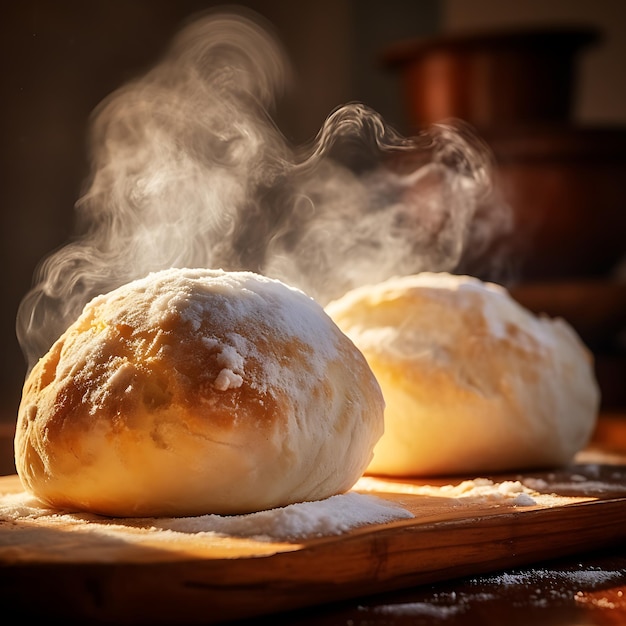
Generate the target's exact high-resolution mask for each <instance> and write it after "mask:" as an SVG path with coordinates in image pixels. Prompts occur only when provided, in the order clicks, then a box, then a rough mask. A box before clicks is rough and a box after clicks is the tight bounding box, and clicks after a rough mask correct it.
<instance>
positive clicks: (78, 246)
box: [17, 13, 511, 369]
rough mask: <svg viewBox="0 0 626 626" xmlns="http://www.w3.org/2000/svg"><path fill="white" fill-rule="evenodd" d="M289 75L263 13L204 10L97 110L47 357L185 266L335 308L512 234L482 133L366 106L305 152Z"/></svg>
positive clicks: (47, 277)
mask: <svg viewBox="0 0 626 626" xmlns="http://www.w3.org/2000/svg"><path fill="white" fill-rule="evenodd" d="M290 76H291V68H290V67H289V64H288V60H287V58H286V55H285V54H284V52H283V50H282V48H281V46H280V44H279V42H278V41H277V40H276V39H275V38H274V37H273V36H272V35H271V34H270V32H269V30H268V29H266V28H263V27H261V26H260V23H259V22H258V21H257V20H255V19H253V18H251V17H250V16H243V15H238V14H224V13H214V14H206V15H203V16H202V17H199V18H198V19H196V20H194V21H193V22H191V23H190V24H189V25H188V26H187V27H186V28H184V29H182V30H181V32H180V33H179V34H178V36H177V37H176V38H175V39H174V41H173V42H172V43H171V46H170V47H169V50H168V51H167V53H166V54H165V55H164V57H163V58H162V59H161V61H160V62H159V63H158V64H156V65H155V67H154V68H153V69H151V70H150V71H148V72H147V73H146V74H145V75H144V76H142V77H140V78H139V79H137V80H134V81H133V82H131V83H129V84H127V85H125V86H123V87H122V88H120V89H119V90H118V91H116V92H115V93H113V94H112V95H110V97H108V98H107V99H106V100H105V101H104V102H102V103H101V104H100V106H99V107H98V108H97V109H96V110H95V111H94V113H93V120H92V131H91V137H90V139H91V149H92V154H91V161H92V171H91V175H90V178H89V181H88V184H87V186H86V191H85V193H84V195H83V196H82V197H81V198H80V199H79V200H78V202H77V205H76V217H77V234H76V237H75V238H74V239H73V240H72V241H71V242H70V243H69V244H68V245H66V246H65V247H63V248H61V249H59V250H58V251H56V252H54V253H53V254H51V255H50V256H48V257H47V258H46V259H44V260H43V262H42V263H41V264H40V267H39V268H38V272H37V275H36V277H35V281H34V285H35V286H34V287H33V289H32V290H31V291H30V292H29V293H28V294H27V295H26V297H25V298H24V299H23V301H22V303H21V305H20V309H19V311H18V318H17V334H18V338H19V341H20V344H21V346H22V349H23V351H24V354H25V356H26V360H27V363H28V368H29V369H30V368H32V366H33V365H34V363H35V362H36V361H37V359H38V358H39V357H40V356H42V355H43V354H44V353H45V352H46V351H47V350H48V349H49V347H50V346H51V345H52V343H53V342H54V341H55V340H56V339H57V338H58V337H59V336H60V335H61V334H62V333H63V331H64V330H65V329H66V328H67V327H68V326H69V325H70V324H71V323H72V322H73V321H74V320H75V319H76V318H77V317H78V315H79V313H80V311H81V310H82V308H83V307H84V305H85V304H86V303H87V301H89V300H90V299H91V298H92V297H93V296H95V295H98V294H100V293H105V292H107V291H110V290H112V289H114V288H116V287H118V286H120V285H122V284H124V283H126V282H129V281H130V280H133V279H136V278H139V277H142V276H144V275H146V274H147V273H149V272H151V271H156V270H160V269H164V268H169V267H211V268H222V269H225V270H239V269H248V270H252V271H256V272H260V273H263V274H265V275H268V276H271V277H275V278H279V279H281V280H283V281H284V282H286V283H288V284H291V285H293V286H296V287H299V288H300V289H302V290H303V291H305V292H307V293H308V294H309V295H310V296H312V297H314V298H316V299H317V300H318V301H319V302H320V303H321V304H326V303H327V302H328V301H329V300H331V299H333V298H336V297H338V296H340V295H342V294H343V293H345V292H346V291H347V290H349V289H351V288H353V287H356V286H360V285H363V284H367V283H376V282H379V281H382V280H384V279H386V278H389V277H391V276H394V275H402V274H410V273H416V272H420V271H459V270H461V269H463V268H464V267H465V266H467V264H468V263H470V264H471V262H472V260H473V259H479V258H480V257H481V255H483V253H484V252H485V250H487V249H488V248H489V246H490V245H491V243H492V242H493V241H494V239H495V238H496V236H498V235H501V234H502V233H504V232H506V231H507V230H508V229H510V223H511V215H510V211H509V210H508V208H507V207H506V206H505V205H504V204H502V203H501V202H498V201H497V199H496V197H495V195H494V194H493V193H492V186H491V184H490V181H491V174H490V168H491V161H490V153H489V151H488V150H487V149H486V147H485V146H484V145H483V144H482V142H481V141H480V140H478V138H477V137H475V136H474V135H473V133H472V132H471V131H470V129H468V128H464V127H462V126H461V125H456V124H449V125H444V124H442V125H437V126H433V127H432V128H430V129H427V130H424V131H423V132H422V133H420V134H419V135H417V136H414V137H403V136H401V135H400V134H398V133H397V132H395V131H394V130H393V129H392V128H390V127H389V126H388V125H386V124H385V122H384V120H383V119H381V117H380V116H379V115H378V114H377V113H376V112H375V111H373V110H371V109H370V108H368V107H367V106H365V105H363V104H359V103H350V104H346V105H343V106H340V107H338V108H337V109H336V110H334V111H332V112H331V113H330V115H329V116H328V118H327V120H326V122H325V123H324V124H323V126H322V128H321V129H320V131H319V133H318V134H317V136H316V137H315V138H313V139H312V140H311V141H310V142H309V143H307V144H306V145H292V144H290V142H289V141H287V140H286V138H285V137H284V135H283V134H282V133H281V132H280V130H279V128H278V127H277V125H276V124H275V122H274V121H273V119H272V112H273V110H274V105H275V103H276V101H277V99H278V98H279V97H280V96H281V95H282V94H283V92H284V90H285V88H286V87H287V86H288V85H289V80H290Z"/></svg>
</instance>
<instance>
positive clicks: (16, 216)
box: [0, 0, 626, 428]
mask: <svg viewBox="0 0 626 626" xmlns="http://www.w3.org/2000/svg"><path fill="white" fill-rule="evenodd" d="M237 4H238V5H239V6H246V7H248V8H250V9H253V10H254V11H256V12H258V14H259V15H261V16H262V17H263V18H265V19H266V20H268V22H269V23H270V24H271V25H272V27H273V28H274V29H275V32H276V34H277V35H278V37H279V39H280V40H281V41H282V43H283V45H284V47H285V48H286V50H287V52H288V54H289V56H290V60H291V63H292V65H293V67H294V69H295V72H296V83H295V85H294V88H293V89H292V91H291V92H290V93H289V94H287V96H286V97H285V99H284V100H283V101H282V102H281V103H280V104H279V108H278V112H277V116H276V122H277V124H278V125H279V127H280V128H281V130H282V131H283V133H284V134H285V135H286V136H287V137H288V138H289V139H290V140H292V141H293V142H294V143H301V142H304V141H307V140H310V139H311V138H312V137H313V136H314V135H315V134H316V133H317V131H318V130H319V128H320V126H321V125H322V123H323V121H324V119H325V118H326V117H327V115H328V114H329V113H330V112H331V111H332V110H333V109H334V108H335V107H336V106H338V105H340V104H343V103H346V102H349V101H354V100H358V101H362V102H364V103H366V104H368V105H369V106H371V107H372V108H374V109H375V110H377V111H378V112H379V113H380V114H381V115H382V116H383V118H384V119H385V120H386V121H387V123H389V124H391V125H392V126H394V127H396V129H398V130H399V131H401V132H402V133H403V134H406V135H408V134H411V133H414V132H415V131H417V130H419V128H420V127H421V126H425V125H428V124H430V123H432V122H436V121H438V120H440V119H444V118H447V117H459V118H461V119H465V120H466V121H468V122H470V123H471V124H472V125H474V126H475V127H476V128H477V129H478V130H479V132H480V133H481V135H482V136H483V137H484V138H485V140H486V141H487V142H488V143H489V144H490V145H491V147H492V149H493V151H494V154H495V158H496V162H497V165H498V169H497V174H498V181H499V184H500V185H501V186H502V189H503V191H504V193H505V195H506V196H507V199H508V200H509V201H510V203H511V204H512V206H513V208H514V210H515V212H516V215H517V218H518V221H519V231H520V235H521V234H522V233H523V243H524V245H527V246H528V248H527V250H526V256H525V257H524V258H525V259H526V260H525V262H524V263H523V264H522V266H521V268H520V272H519V275H518V279H517V281H516V283H515V284H513V285H511V288H512V291H513V292H514V295H515V296H516V297H518V299H519V300H520V301H522V302H523V303H524V304H526V305H527V306H529V307H530V308H532V309H534V310H536V311H546V312H548V313H551V314H563V315H565V316H566V317H568V318H569V319H570V320H571V321H572V323H574V325H575V326H576V327H577V329H578V330H579V331H580V333H581V335H582V336H583V338H584V339H585V341H586V342H587V343H588V345H590V347H591V348H592V349H593V350H594V352H595V353H596V356H597V357H598V365H597V367H598V373H599V376H600V377H601V383H602V386H603V391H604V397H605V400H604V408H605V409H607V410H612V409H613V408H617V409H620V408H621V407H624V406H626V400H625V396H626V389H625V388H626V374H625V372H626V369H625V368H624V359H625V356H624V354H625V353H626V350H624V328H625V316H626V295H625V292H624V263H623V254H624V251H625V250H626V246H625V245H624V237H625V236H626V206H624V204H625V202H626V184H624V180H625V179H626V134H625V130H624V129H626V80H624V72H625V69H624V68H626V3H624V2H622V1H621V0H595V1H593V2H591V1H589V0H551V1H550V2H545V1H544V0H525V2H523V3H520V2H501V1H499V0H472V1H471V2H467V1H464V0H420V1H417V2H416V1H415V0H385V1H384V2H380V1H376V0H315V1H311V0H301V1H300V2H289V1H286V0H285V1H280V0H257V1H252V0H251V1H248V2H240V3H237ZM213 6H228V3H223V2H220V3H216V2H210V1H207V0H87V1H85V0H55V2H48V1H46V0H22V1H20V2H13V3H3V5H2V8H0V29H1V36H0V45H1V46H2V48H3V50H2V54H1V55H0V57H1V59H2V61H1V62H2V64H3V66H2V67H3V69H2V78H3V80H2V83H1V87H0V89H1V90H2V97H1V99H0V106H1V107H2V113H3V114H2V116H0V120H1V121H0V123H1V124H2V144H1V148H0V149H1V150H2V153H1V155H2V168H1V169H0V201H1V205H0V210H1V213H0V219H1V228H0V236H1V237H2V243H1V246H0V250H1V252H0V253H1V254H2V258H1V259H0V261H1V263H2V267H4V268H5V269H4V272H5V273H4V279H3V284H2V298H3V306H2V307H0V342H1V343H0V351H1V358H2V362H1V370H0V424H5V425H7V426H8V427H9V428H10V427H11V426H12V425H13V423H14V421H15V417H16V411H17V406H18V403H19V398H20V394H21V385H22V382H23V379H24V374H25V367H26V366H25V361H24V358H23V356H22V354H21V351H20V348H19V345H18V342H17V339H16V336H15V317H16V312H17V308H18V305H19V302H20V300H21V299H22V298H23V296H24V295H25V293H26V292H27V291H28V289H29V288H30V286H31V284H32V280H33V274H34V271H35V269H36V267H37V266H38V264H39V263H40V261H41V260H42V258H43V257H45V256H46V255H47V254H49V253H50V252H51V251H53V250H55V249H56V248H58V247H60V246H62V245H63V244H64V243H66V242H67V241H68V240H69V238H70V237H71V236H72V228H73V219H74V203H75V202H76V200H77V199H78V198H79V196H80V195H81V191H82V189H83V183H84V180H85V177H86V175H87V173H88V151H87V142H86V139H87V129H88V126H89V119H90V114H91V112H92V111H93V109H94V107H96V105H98V103H99V102H100V101H101V100H102V99H103V98H105V97H106V96H107V95H109V94H110V93H111V92H112V91H113V90H115V89H116V88H118V87H120V86H121V85H122V84H124V83H125V82H126V81H128V80H129V79H132V78H134V77H136V76H138V75H140V74H142V73H143V72H145V71H146V70H147V69H149V68H150V67H151V66H152V65H153V64H154V62H155V61H156V60H158V58H159V57H160V55H161V53H162V52H163V51H164V49H165V47H166V46H167V44H168V43H169V41H170V40H171V38H172V36H173V35H174V34H175V33H176V32H177V31H178V30H179V29H180V27H181V25H182V24H183V23H184V22H185V21H186V20H188V19H189V18H190V17H191V16H193V15H194V14H196V13H197V12H199V11H202V10H204V9H207V8H211V7H213Z"/></svg>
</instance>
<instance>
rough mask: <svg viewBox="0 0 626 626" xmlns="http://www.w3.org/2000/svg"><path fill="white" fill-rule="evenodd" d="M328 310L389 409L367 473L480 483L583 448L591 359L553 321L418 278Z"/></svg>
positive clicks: (453, 281)
mask: <svg viewBox="0 0 626 626" xmlns="http://www.w3.org/2000/svg"><path fill="white" fill-rule="evenodd" d="M326 311H327V313H329V315H330V316H331V317H332V318H333V319H334V320H335V322H336V323H337V324H338V326H339V327H340V328H341V329H342V330H343V331H344V332H345V333H346V334H347V335H348V336H349V337H350V338H351V339H352V340H353V341H354V342H355V344H356V345H357V346H358V347H359V348H360V349H361V351H362V352H363V354H364V355H365V357H366V358H367V360H368V362H369V364H370V366H371V368H372V370H373V371H374V373H375V374H376V377H377V378H378V382H379V383H380V385H381V388H382V390H383V396H384V398H385V401H386V405H387V407H386V410H385V434H384V435H383V437H382V438H381V439H380V441H379V442H378V444H377V446H376V448H375V450H374V459H373V461H372V463H371V465H370V466H369V468H368V470H367V472H368V473H373V474H385V475H391V476H405V475H436V474H476V473H484V472H498V471H508V470H517V469H522V468H533V467H541V466H556V465H561V464H564V463H567V462H568V461H570V460H571V459H572V457H573V455H574V454H575V453H576V452H577V451H578V450H580V449H581V448H582V447H583V446H584V445H585V444H586V443H587V441H588V439H589V437H590V435H591V433H592V431H593V428H594V425H595V420H596V414H597V410H598V404H599V391H598V386H597V383H596V380H595V378H594V372H593V363H592V358H591V355H590V353H589V351H588V350H587V348H586V347H585V346H584V345H583V344H582V342H581V341H580V339H579V337H578V335H577V334H576V333H575V332H574V331H573V329H572V328H571V327H570V326H569V325H568V324H567V323H566V322H565V321H563V320H561V319H549V318H547V317H543V316H542V317H538V316H536V315H534V314H533V313H531V312H530V311H528V310H526V309H524V308H523V307H521V306H520V305H519V304H518V303H517V302H516V301H514V300H513V299H512V298H511V297H510V295H509V293H508V292H507V291H506V290H505V289H504V288H502V287H499V286H497V285H495V284H490V283H484V282H481V281H480V280H478V279H475V278H471V277H467V276H454V275H450V274H446V273H440V274H435V273H424V274H419V275H415V276H407V277H405V278H398V279H392V280H389V281H387V282H385V283H382V284H378V285H375V286H371V287H362V288H358V289H355V290H354V291H352V292H350V293H348V294H346V295H345V296H344V297H342V298H340V299H339V300H337V301H335V302H332V303H330V304H329V305H328V306H327V307H326Z"/></svg>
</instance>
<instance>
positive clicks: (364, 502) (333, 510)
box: [0, 465, 614, 541]
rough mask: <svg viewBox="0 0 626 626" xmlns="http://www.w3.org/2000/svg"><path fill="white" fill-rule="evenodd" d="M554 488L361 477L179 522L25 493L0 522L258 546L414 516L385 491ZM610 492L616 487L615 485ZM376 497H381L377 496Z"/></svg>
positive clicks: (467, 496) (577, 476) (2, 512)
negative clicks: (68, 505)
mask: <svg viewBox="0 0 626 626" xmlns="http://www.w3.org/2000/svg"><path fill="white" fill-rule="evenodd" d="M579 469H580V470H582V473H574V474H572V475H571V476H569V477H568V478H567V480H565V481H564V483H563V484H564V485H567V484H569V485H574V486H577V487H578V488H580V487H585V488H588V489H585V491H591V492H593V491H600V490H602V489H606V488H607V485H606V484H604V483H603V482H602V481H600V480H598V478H600V476H599V474H598V475H595V474H594V466H593V465H590V466H583V467H581V468H579ZM555 486H561V487H562V486H563V485H560V484H559V485H555V484H553V482H552V480H550V481H549V482H548V481H546V480H544V479H541V478H530V477H525V478H523V479H522V480H504V481H502V482H495V481H493V480H491V479H487V478H474V479H472V480H464V481H462V482H460V483H458V484H445V485H439V486H433V485H415V484H411V483H402V482H393V483H388V482H385V481H381V480H378V479H376V478H370V477H367V476H366V477H362V478H361V479H360V480H359V481H358V482H357V483H356V485H355V486H354V489H353V490H352V491H350V492H348V493H345V494H340V495H336V496H332V497H330V498H327V499H325V500H321V501H317V502H302V503H298V504H291V505H288V506H285V507H281V508H276V509H271V510H266V511H259V512H257V513H249V514H247V515H230V516H224V515H201V516H196V517H181V518H131V519H115V518H107V517H101V516H98V515H90V514H84V513H76V512H71V511H59V510H55V509H51V508H47V507H46V506H45V505H44V504H42V503H41V502H40V501H38V500H37V499H36V498H34V497H32V496H30V495H28V494H26V493H24V492H22V493H17V494H6V495H0V521H2V520H4V521H19V520H20V519H28V520H34V519H42V520H45V521H47V522H50V523H64V524H83V525H84V524H85V522H89V524H88V527H89V528H90V529H92V530H94V531H96V532H110V533H123V532H124V530H125V529H126V530H129V531H133V532H135V533H136V532H138V531H141V532H144V533H149V534H150V536H151V538H153V539H154V538H159V537H162V538H164V539H167V538H171V536H172V535H173V534H174V535H177V536H180V537H182V536H183V535H184V534H187V535H188V534H194V535H195V536H198V535H201V534H202V533H204V534H206V535H210V534H214V535H220V536H231V537H247V538H254V539H256V540H261V541H281V540H283V541H288V540H302V539H306V538H313V537H323V536H330V535H339V534H342V533H345V532H348V531H349V530H351V529H353V528H358V527H363V526H367V525H374V524H384V523H387V522H391V521H395V520H403V519H412V518H414V515H413V513H411V512H410V511H408V510H406V509H405V508H403V507H402V506H401V505H400V504H397V503H394V502H390V501H388V500H386V499H384V492H385V490H387V491H393V492H394V493H397V494H407V495H417V496H435V497H444V498H448V499H450V500H451V501H456V502H458V503H463V502H465V501H470V500H471V501H473V502H476V501H477V500H479V501H481V502H482V503H485V504H489V505H495V506H499V505H500V504H505V505H510V506H514V507H526V506H534V505H537V504H547V505H550V502H549V501H548V500H546V498H548V497H549V495H548V494H549V493H550V491H551V490H552V489H553V488H554V487H555ZM612 487H613V488H614V485H612ZM379 495H380V496H381V497H379Z"/></svg>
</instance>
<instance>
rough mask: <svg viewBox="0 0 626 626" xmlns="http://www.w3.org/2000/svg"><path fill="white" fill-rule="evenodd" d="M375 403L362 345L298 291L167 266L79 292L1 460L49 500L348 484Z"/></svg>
mask: <svg viewBox="0 0 626 626" xmlns="http://www.w3.org/2000/svg"><path fill="white" fill-rule="evenodd" d="M382 410H383V403H382V396H381V393H380V389H379V387H378V384H377V382H376V380H375V378H374V376H373V374H372V372H371V370H370V369H369V367H368V366H367V363H366V361H365V359H364V358H363V356H362V355H361V353H360V352H359V351H358V350H357V349H356V348H355V347H354V345H353V344H352V343H351V342H350V341H349V340H348V339H347V337H345V335H343V333H341V332H340V331H339V329H338V328H337V327H336V326H335V324H334V323H333V322H332V321H331V320H330V318H328V316H327V315H326V314H325V313H324V312H323V311H322V310H321V308H320V307H318V305H316V304H315V303H314V302H313V301H312V300H311V299H310V298H308V297H307V296H305V295H304V294H302V293H301V292H297V291H295V290H291V289H289V288H288V287H286V286H285V285H282V284H281V283H278V282H277V281H270V280H269V279H264V278H262V277H259V276H256V275H252V274H248V273H226V272H218V271H209V270H204V271H203V270H169V271H166V272H163V273H157V274H155V275H151V276H150V277H148V278H146V279H143V280H142V281H136V282H135V283H131V284H130V285H126V286H124V287H122V288H120V289H118V290H116V291H114V292H111V293H110V294H107V295H106V296H100V297H99V298H96V299H94V300H93V301H92V302H91V303H89V304H88V305H87V306H86V307H85V310H84V312H83V314H82V315H81V317H80V318H79V320H77V321H76V323H75V324H73V325H72V326H71V327H70V328H69V329H68V330H67V331H66V332H65V333H64V335H63V336H62V337H61V338H60V339H59V340H58V341H57V342H56V344H55V345H54V346H53V347H52V348H51V350H50V351H49V353H48V354H47V355H45V356H44V357H43V358H42V359H41V360H40V361H39V363H38V364H37V365H36V366H35V368H33V370H32V372H31V373H30V375H29V376H28V379H27V380H26V382H25V386H24V391H23V397H22V403H21V406H20V411H19V418H18V430H17V435H16V462H17V467H18V473H19V474H20V477H21V478H22V481H23V483H24V485H25V487H26V488H27V489H28V490H30V491H31V492H32V493H34V494H35V495H37V496H38V497H40V498H41V499H43V500H45V501H46V502H48V503H49V504H51V505H53V506H67V507H73V508H80V509H86V510H91V511H94V512H99V513H104V514H109V515H192V514H200V513H237V512H248V511H252V510H259V509H262V508H269V507H273V506H279V505H285V504H288V503H290V502H295V501H300V500H305V499H319V498H323V497H327V496H330V495H334V494H335V493H339V492H341V491H345V490H346V489H349V488H350V487H351V486H352V484H353V483H354V482H355V481H356V480H357V479H358V478H359V476H360V475H361V473H362V472H363V470H364V469H365V467H366V465H367V463H368V462H369V459H370V457H371V451H372V448H373V445H374V443H375V441H376V440H377V439H378V437H379V436H380V434H381V432H382ZM337 433H339V434H337ZM346 458H347V461H348V462H345V463H344V462H343V461H344V460H345V459H346ZM342 459H343V460H342Z"/></svg>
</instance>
